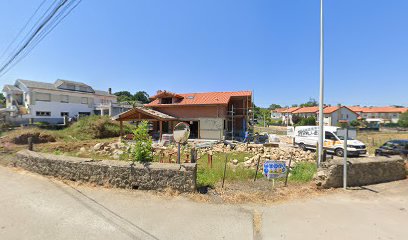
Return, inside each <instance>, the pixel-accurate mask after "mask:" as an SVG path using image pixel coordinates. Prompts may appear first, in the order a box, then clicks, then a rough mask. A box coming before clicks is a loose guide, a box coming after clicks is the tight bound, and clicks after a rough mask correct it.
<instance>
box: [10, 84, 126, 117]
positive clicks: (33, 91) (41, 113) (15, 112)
mask: <svg viewBox="0 0 408 240" xmlns="http://www.w3.org/2000/svg"><path fill="white" fill-rule="evenodd" d="M3 92H4V95H5V97H6V108H5V109H2V112H3V115H6V117H7V119H8V121H11V122H14V123H17V124H27V123H30V122H32V123H34V122H48V123H51V124H61V123H63V122H64V118H65V117H68V118H73V117H81V116H89V115H93V114H97V115H108V116H113V115H116V114H119V113H120V112H123V111H126V110H129V109H131V106H122V105H120V104H117V97H116V96H115V95H113V94H111V93H110V92H109V91H100V90H94V89H93V88H92V87H91V86H89V85H87V84H85V83H81V82H74V81H68V80H61V79H58V80H57V81H55V82H54V83H45V82H37V81H30V80H22V79H18V80H16V82H15V83H14V85H5V86H4V88H3Z"/></svg>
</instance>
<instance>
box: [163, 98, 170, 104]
mask: <svg viewBox="0 0 408 240" xmlns="http://www.w3.org/2000/svg"><path fill="white" fill-rule="evenodd" d="M172 103H173V99H172V98H162V99H161V104H172Z"/></svg>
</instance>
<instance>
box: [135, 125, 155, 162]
mask: <svg viewBox="0 0 408 240" xmlns="http://www.w3.org/2000/svg"><path fill="white" fill-rule="evenodd" d="M133 135H134V140H135V141H136V142H135V145H133V146H132V147H131V149H130V154H131V157H132V160H133V161H136V162H151V161H152V160H153V154H152V150H153V147H152V138H151V137H150V135H149V124H148V122H147V121H143V122H141V123H140V124H139V126H138V127H137V128H136V129H135V130H133Z"/></svg>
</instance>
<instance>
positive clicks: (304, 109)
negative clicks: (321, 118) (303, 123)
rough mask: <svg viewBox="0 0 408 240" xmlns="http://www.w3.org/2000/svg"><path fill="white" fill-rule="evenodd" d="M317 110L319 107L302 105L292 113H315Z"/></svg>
mask: <svg viewBox="0 0 408 240" xmlns="http://www.w3.org/2000/svg"><path fill="white" fill-rule="evenodd" d="M317 111H319V107H302V108H299V109H297V110H296V111H294V112H293V113H315V112H317Z"/></svg>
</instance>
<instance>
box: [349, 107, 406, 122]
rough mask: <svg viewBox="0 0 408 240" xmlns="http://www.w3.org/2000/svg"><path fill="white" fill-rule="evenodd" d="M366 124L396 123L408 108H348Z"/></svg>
mask: <svg viewBox="0 0 408 240" xmlns="http://www.w3.org/2000/svg"><path fill="white" fill-rule="evenodd" d="M349 108H350V109H352V110H353V111H354V112H356V113H358V114H359V115H360V117H361V118H363V119H365V120H366V121H367V122H379V123H398V120H399V118H400V116H401V114H403V113H404V112H406V111H408V108H401V107H359V106H352V107H349Z"/></svg>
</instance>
